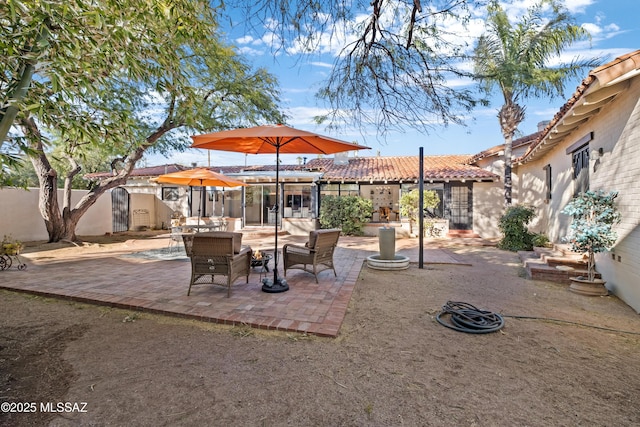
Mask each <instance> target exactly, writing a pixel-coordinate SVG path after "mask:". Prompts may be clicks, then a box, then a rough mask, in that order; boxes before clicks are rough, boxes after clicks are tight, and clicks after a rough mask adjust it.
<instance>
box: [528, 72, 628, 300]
mask: <svg viewBox="0 0 640 427" xmlns="http://www.w3.org/2000/svg"><path fill="white" fill-rule="evenodd" d="M591 132H593V134H592V135H593V139H591V140H590V141H589V157H590V158H589V189H590V190H594V191H595V190H603V191H606V192H608V191H618V192H619V196H618V198H617V203H616V204H617V206H618V208H619V210H620V212H621V214H622V222H621V223H620V224H619V225H618V226H616V231H617V232H618V236H619V237H618V241H617V243H616V245H615V247H614V248H613V250H612V251H611V252H605V253H602V254H598V255H597V256H596V268H597V270H598V271H599V272H600V273H601V274H602V276H603V278H604V279H605V280H606V281H607V287H608V288H609V290H610V291H612V292H613V293H615V294H616V295H617V296H618V297H619V298H621V299H622V300H623V301H625V302H626V303H627V304H629V305H630V306H631V307H633V308H634V309H635V310H636V311H638V312H640V257H639V255H638V254H640V230H639V227H638V225H639V224H640V185H639V184H638V182H639V181H640V76H638V77H634V78H632V79H631V80H630V81H629V85H628V86H627V87H626V88H625V90H624V91H621V92H620V93H619V94H617V96H616V97H615V98H614V99H613V100H612V101H611V102H609V103H608V104H606V105H605V106H604V107H601V108H600V110H599V111H598V112H597V113H596V114H594V115H593V116H592V117H591V118H590V119H589V120H588V121H586V123H583V124H582V125H580V126H579V127H577V128H576V129H575V130H573V131H572V132H571V133H570V134H569V135H568V136H566V137H565V138H564V139H562V141H561V142H560V143H558V144H557V145H556V146H555V147H554V148H553V149H552V150H551V151H549V152H548V153H546V154H545V155H543V156H539V157H538V158H535V160H533V161H529V162H526V163H524V164H522V165H519V166H517V168H516V173H517V174H518V176H519V177H520V186H519V188H518V193H519V195H520V199H519V201H521V202H523V203H529V204H533V205H536V206H537V207H538V210H539V215H540V218H539V219H538V220H539V225H540V227H541V229H543V230H545V232H546V233H547V235H548V236H549V238H550V239H551V240H552V241H554V242H561V239H562V237H563V236H565V235H566V234H567V231H568V227H569V225H570V222H571V219H570V217H569V216H567V215H564V214H562V213H560V212H561V210H562V209H563V208H564V206H565V205H566V204H567V203H568V202H569V201H570V200H571V198H572V197H573V195H574V192H575V188H576V187H575V183H574V180H573V169H572V168H573V166H572V156H571V153H569V154H567V148H569V147H571V146H572V145H573V144H575V143H577V142H578V141H579V140H580V139H581V138H583V137H585V136H587V135H589V134H590V133H591ZM601 153H602V154H601ZM545 165H551V168H552V196H551V200H549V201H548V202H546V203H545V202H541V201H544V200H545V197H544V196H545V171H544V169H543V168H544V167H545Z"/></svg>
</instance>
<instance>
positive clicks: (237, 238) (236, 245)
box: [200, 231, 242, 254]
mask: <svg viewBox="0 0 640 427" xmlns="http://www.w3.org/2000/svg"><path fill="white" fill-rule="evenodd" d="M200 234H206V235H209V236H214V237H233V253H234V254H239V253H240V251H241V250H242V233H234V232H233V231H207V232H205V233H200Z"/></svg>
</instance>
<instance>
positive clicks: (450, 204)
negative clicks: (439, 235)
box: [444, 183, 473, 230]
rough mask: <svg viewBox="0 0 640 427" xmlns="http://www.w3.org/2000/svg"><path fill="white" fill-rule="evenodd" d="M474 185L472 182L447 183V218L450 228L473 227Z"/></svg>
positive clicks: (445, 197)
mask: <svg viewBox="0 0 640 427" xmlns="http://www.w3.org/2000/svg"><path fill="white" fill-rule="evenodd" d="M472 191H473V187H472V186H471V184H458V183H451V184H445V187H444V199H445V203H444V205H445V218H447V219H448V220H449V229H450V230H471V229H472V228H473V193H472Z"/></svg>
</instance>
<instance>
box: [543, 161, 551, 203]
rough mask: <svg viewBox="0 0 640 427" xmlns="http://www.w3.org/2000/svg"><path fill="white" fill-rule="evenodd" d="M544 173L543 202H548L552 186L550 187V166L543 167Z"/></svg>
mask: <svg viewBox="0 0 640 427" xmlns="http://www.w3.org/2000/svg"><path fill="white" fill-rule="evenodd" d="M544 172H545V180H544V189H545V198H544V199H545V201H546V202H548V201H549V200H551V190H552V186H551V184H552V183H551V165H546V166H545V167H544Z"/></svg>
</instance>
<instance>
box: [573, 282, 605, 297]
mask: <svg viewBox="0 0 640 427" xmlns="http://www.w3.org/2000/svg"><path fill="white" fill-rule="evenodd" d="M569 280H571V285H569V290H570V291H571V292H575V293H577V294H580V295H587V296H593V297H598V296H604V295H609V291H608V290H607V288H606V287H605V286H604V284H605V283H606V282H605V281H604V280H602V279H594V280H593V281H591V280H587V279H586V278H582V277H570V278H569Z"/></svg>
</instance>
